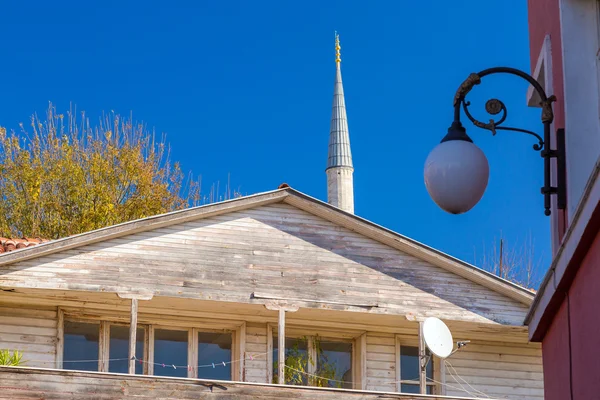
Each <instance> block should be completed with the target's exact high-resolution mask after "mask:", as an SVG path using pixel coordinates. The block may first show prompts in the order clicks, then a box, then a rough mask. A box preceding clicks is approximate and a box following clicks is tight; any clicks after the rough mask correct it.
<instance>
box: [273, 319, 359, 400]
mask: <svg viewBox="0 0 600 400" xmlns="http://www.w3.org/2000/svg"><path fill="white" fill-rule="evenodd" d="M276 335H277V326H276V325H274V324H267V381H268V383H269V384H271V383H273V363H274V359H273V351H274V346H273V343H274V339H273V338H274V337H275V336H276ZM285 337H286V339H298V338H302V337H306V339H307V350H308V352H309V356H310V357H311V358H313V359H314V358H316V349H315V346H314V339H315V338H316V337H319V340H321V341H334V342H340V343H351V344H352V355H351V357H352V360H351V364H352V388H353V389H359V390H360V389H364V388H365V387H366V365H365V363H364V362H362V361H361V360H362V359H363V357H362V353H363V352H364V353H365V357H364V359H365V360H366V333H364V332H361V334H359V335H357V334H356V333H350V332H348V333H344V332H331V331H323V330H318V329H311V328H305V327H294V326H293V325H292V326H286V329H285ZM284 351H285V349H284ZM307 372H308V373H309V374H316V372H317V365H316V363H315V365H311V363H308V368H307ZM309 378H310V377H309ZM310 386H311V385H308V386H307V387H310Z"/></svg>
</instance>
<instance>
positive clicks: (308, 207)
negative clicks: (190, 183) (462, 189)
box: [0, 188, 543, 399]
mask: <svg viewBox="0 0 600 400" xmlns="http://www.w3.org/2000/svg"><path fill="white" fill-rule="evenodd" d="M532 299H533V294H532V293H531V292H529V291H528V290H526V289H523V288H521V287H519V286H516V285H514V284H512V283H509V282H506V281H504V280H502V279H500V278H498V277H496V276H493V275H491V274H489V273H487V272H484V271H482V270H480V269H478V268H475V267H473V266H471V265H468V264H466V263H464V262H462V261H460V260H457V259H454V258H452V257H450V256H448V255H445V254H443V253H440V252H439V251H436V250H434V249H432V248H429V247H427V246H425V245H423V244H420V243H417V242H415V241H413V240H411V239H409V238H406V237H404V236H402V235H399V234H397V233H394V232H391V231H389V230H387V229H385V228H382V227H380V226H378V225H375V224H373V223H371V222H369V221H366V220H364V219H361V218H359V217H357V216H354V215H352V214H349V213H347V212H344V211H341V210H339V209H337V208H336V207H333V206H331V205H329V204H326V203H323V202H321V201H319V200H316V199H313V198H311V197H308V196H306V195H304V194H302V193H299V192H297V191H295V190H293V189H291V188H283V189H278V190H275V191H272V192H267V193H262V194H258V195H253V196H248V197H243V198H239V199H235V200H230V201H226V202H222V203H217V204H213V205H207V206H202V207H198V208H192V209H188V210H184V211H178V212H173V213H170V214H165V215H160V216H155V217H151V218H147V219H143V220H138V221H133V222H129V223H125V224H121V225H117V226H112V227H108V228H104V229H100V230H97V231H93V232H89V233H85V234H81V235H77V236H73V237H68V238H65V239H60V240H56V241H50V242H46V243H42V244H38V245H35V246H31V247H26V248H22V249H20V250H16V251H12V252H8V253H4V254H2V255H0V348H8V349H18V350H21V351H23V353H24V359H25V360H26V363H25V365H26V366H29V367H36V368H57V369H60V368H69V369H77V370H88V371H92V370H93V371H101V372H110V371H115V372H128V371H129V370H130V369H129V368H130V366H129V364H130V362H131V363H132V364H133V370H131V371H132V372H135V373H138V374H148V375H162V376H178V377H190V378H195V377H201V378H204V379H211V378H214V377H218V378H220V379H230V380H232V381H238V382H255V383H262V384H268V383H272V382H273V381H274V375H276V374H277V372H278V371H274V364H275V362H277V359H278V355H277V354H276V355H273V354H274V350H276V349H277V348H281V345H280V343H279V342H280V341H279V340H278V335H279V334H280V332H285V339H286V341H285V342H284V344H283V345H284V346H288V345H290V346H298V343H294V340H295V339H297V338H301V339H302V340H301V341H296V342H301V346H305V348H306V351H307V352H309V353H315V352H316V351H317V350H316V349H315V348H314V347H316V343H319V345H320V346H322V347H324V348H325V349H324V350H323V349H319V350H318V351H324V352H326V353H327V352H328V351H329V354H330V355H333V356H334V358H335V359H336V360H337V361H336V363H337V364H339V365H342V367H343V368H344V371H336V373H335V374H334V375H333V381H332V382H330V383H328V384H327V385H328V386H334V387H335V386H337V387H339V386H341V387H343V388H347V389H355V390H364V391H384V392H399V391H401V390H402V391H403V392H418V391H419V390H418V389H419V385H420V382H419V378H420V374H419V368H418V366H417V362H416V361H415V360H416V356H417V355H418V354H419V343H420V341H419V321H423V319H424V318H426V317H428V316H436V317H439V318H441V319H442V320H443V321H445V322H446V323H447V325H448V326H449V327H450V329H451V330H452V332H453V334H454V337H455V339H456V340H470V341H471V342H470V343H469V344H468V345H467V346H466V347H465V348H464V349H463V350H460V351H458V352H457V353H455V354H454V355H453V356H452V357H451V358H449V359H448V360H447V362H442V361H441V360H437V359H435V358H434V359H433V360H432V362H431V363H430V364H429V366H428V369H427V376H426V378H425V379H426V382H425V384H426V385H427V391H428V392H429V393H435V394H439V395H451V396H464V397H471V395H469V393H468V392H471V393H472V394H473V396H477V397H484V396H483V395H482V394H481V393H479V394H478V392H477V391H476V390H478V391H480V392H483V393H484V394H485V395H487V396H490V397H492V398H510V399H541V398H542V394H543V388H542V360H541V350H540V346H539V345H538V344H530V343H528V340H527V339H528V337H527V328H526V327H525V326H524V325H523V320H524V317H525V315H526V313H527V310H528V307H529V306H530V304H531V301H532ZM280 316H281V317H282V318H280ZM130 324H134V325H135V324H137V329H134V330H132V332H133V333H134V338H133V340H132V343H135V345H134V346H133V347H132V348H133V350H134V351H135V357H136V360H134V361H131V360H128V358H129V352H128V351H129V346H128V345H127V341H128V338H129V331H130V328H129V325H130ZM123 342H124V343H125V345H123ZM82 343H83V344H82ZM173 343H175V344H173ZM214 343H218V344H219V346H217V347H218V348H217V350H216V351H215V349H212V348H211V346H212V344H214ZM302 343H304V344H302ZM78 346H85V348H86V351H83V352H81V351H78V349H80V347H78ZM161 346H163V347H164V348H167V349H180V351H179V352H177V351H176V350H173V351H172V350H168V351H166V352H165V351H164V350H163V349H161ZM212 347H214V346H212ZM206 348H208V349H209V350H210V351H211V352H213V353H215V354H216V355H218V357H221V358H217V359H210V358H208V359H207V358H206V356H204V355H203V354H202V349H206ZM327 349H329V350H327ZM80 353H82V354H80ZM81 357H84V358H83V359H90V360H91V361H90V362H77V361H78V360H81V359H82V358H81ZM86 357H87V358H86ZM140 359H141V360H142V361H141V363H140V361H139V360H140ZM108 360H111V361H108ZM112 360H116V361H112ZM213 362H214V363H216V364H217V365H216V366H215V368H212V367H210V368H205V367H203V368H197V366H198V365H207V364H209V365H210V364H211V363H213ZM222 362H225V366H223V364H222ZM113 364H114V365H113ZM163 364H164V365H165V366H163ZM173 364H174V365H176V366H177V365H179V366H180V367H179V369H174V368H173V367H169V365H171V366H172V365H173ZM308 364H309V365H306V366H305V368H306V370H305V372H306V373H307V374H306V378H307V379H306V382H305V383H310V382H309V381H310V379H309V378H311V376H312V375H317V376H318V375H319V371H320V366H319V365H316V364H317V363H315V364H313V363H308ZM182 365H183V366H187V365H190V368H185V367H184V368H181V366H182ZM401 367H405V369H406V371H405V370H404V369H402V368H401ZM336 368H337V366H336ZM219 369H220V370H219ZM224 371H225V373H224ZM2 373H7V372H4V371H3V372H2ZM48 373H50V372H48ZM10 374H11V375H10V376H11V379H12V381H14V382H15V383H14V384H15V385H16V386H17V387H18V385H17V383H18V382H21V381H22V379H23V374H26V375H28V374H31V377H29V378H26V379H27V380H28V382H29V383H28V387H29V386H31V387H32V390H33V389H36V390H37V387H36V386H35V384H34V383H33V382H37V380H34V379H37V378H44V379H46V378H47V377H46V376H45V373H43V372H40V371H37V370H36V371H31V372H23V371H20V372H19V373H17V374H16V375H14V373H10ZM51 374H52V376H53V377H54V380H52V382H57V379H59V378H61V377H62V378H64V379H65V382H72V381H77V379H74V378H72V376H73V373H69V374H68V375H67V374H60V373H56V372H51ZM308 374H312V375H308ZM411 374H412V375H411ZM67 376H68V377H69V378H68V379H67V378H66V377H67ZM76 376H77V375H76ZM84 377H86V378H85V379H88V378H89V374H88V375H81V379H84ZM103 379H104V378H103ZM119 379H120V380H119V382H120V381H122V377H120V378H119ZM463 379H464V381H466V382H468V384H469V385H470V386H468V385H467V383H465V382H464V381H463ZM92 380H93V379H92ZM338 381H342V382H343V383H339V382H338ZM2 382H5V379H2ZM140 382H141V383H140V385H142V384H143V383H144V382H149V381H140ZM117 383H118V382H117ZM69 384H70V383H69ZM253 388H255V386H253ZM15 390H17V389H15ZM296 390H302V389H296ZM465 390H466V392H465ZM1 393H2V392H0V395H1ZM15 393H17V392H15Z"/></svg>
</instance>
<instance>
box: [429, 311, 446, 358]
mask: <svg viewBox="0 0 600 400" xmlns="http://www.w3.org/2000/svg"><path fill="white" fill-rule="evenodd" d="M423 339H424V340H425V345H426V346H427V348H428V349H429V350H430V351H431V352H432V353H433V354H434V355H436V356H438V357H439V358H446V357H448V356H449V355H450V354H451V353H452V348H453V347H454V342H453V341H452V334H451V333H450V329H448V327H447V326H446V324H444V323H443V322H442V320H441V319H439V318H435V317H430V318H427V319H426V320H425V322H423Z"/></svg>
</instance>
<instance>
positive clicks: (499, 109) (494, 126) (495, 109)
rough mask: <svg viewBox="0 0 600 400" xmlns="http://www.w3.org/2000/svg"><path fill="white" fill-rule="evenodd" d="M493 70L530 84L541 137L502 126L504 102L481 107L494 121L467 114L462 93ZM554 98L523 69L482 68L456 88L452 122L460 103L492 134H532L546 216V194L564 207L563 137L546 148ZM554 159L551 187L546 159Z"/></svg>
mask: <svg viewBox="0 0 600 400" xmlns="http://www.w3.org/2000/svg"><path fill="white" fill-rule="evenodd" d="M496 73H507V74H512V75H516V76H519V77H521V78H523V79H525V80H526V81H527V82H529V84H531V85H532V86H533V88H534V89H535V91H536V92H537V94H538V95H539V96H540V99H541V102H540V106H541V107H542V118H541V119H542V123H543V125H544V137H543V138H542V137H541V136H540V135H538V134H537V133H535V132H532V131H529V130H527V129H521V128H515V127H509V126H502V124H503V123H504V121H506V117H507V115H508V112H507V110H506V106H505V105H504V103H503V102H502V101H500V100H498V99H491V100H488V101H487V102H486V104H485V110H486V111H487V112H488V114H490V115H498V114H501V115H500V118H499V119H497V120H495V119H493V118H491V119H490V120H489V122H487V123H485V122H481V121H479V120H477V119H476V118H474V117H473V115H471V113H470V112H469V106H470V105H471V103H470V102H469V101H467V100H466V99H465V97H466V95H467V94H468V93H469V92H470V91H471V89H473V86H475V85H479V84H480V83H481V78H483V77H485V76H487V75H492V74H496ZM554 101H556V97H554V96H550V97H548V96H547V95H546V93H545V92H544V89H543V88H542V86H541V85H540V84H539V83H538V82H537V81H536V80H535V79H533V77H531V76H530V75H528V74H526V73H525V72H523V71H520V70H518V69H514V68H509V67H496V68H489V69H486V70H483V71H481V72H479V73H477V74H475V73H472V74H470V75H469V77H468V78H467V79H466V80H465V81H464V82H463V83H462V84H461V85H460V86H459V88H458V90H457V91H456V95H455V96H454V124H456V125H461V124H460V108H461V105H462V109H463V110H464V112H465V115H466V116H467V118H469V120H470V121H471V122H472V123H473V125H475V126H477V127H479V128H482V129H487V130H489V131H491V132H492V135H494V136H495V135H496V133H497V132H496V131H498V130H504V131H514V132H522V133H526V134H528V135H531V136H534V137H535V138H536V139H537V140H538V143H536V144H534V145H533V149H534V150H535V151H540V152H541V153H540V154H541V156H542V158H543V159H544V186H543V187H542V190H541V191H542V194H543V195H544V208H545V211H544V213H545V214H546V215H550V205H551V202H550V196H551V195H552V194H556V195H557V200H558V208H559V209H564V208H566V190H565V180H566V177H565V155H564V147H565V146H564V136H563V135H559V136H558V137H557V149H556V150H552V149H550V148H549V147H550V125H551V124H552V121H553V119H554V113H553V111H552V103H553V102H554ZM552 158H557V161H558V176H557V186H551V184H550V173H551V170H550V159H552Z"/></svg>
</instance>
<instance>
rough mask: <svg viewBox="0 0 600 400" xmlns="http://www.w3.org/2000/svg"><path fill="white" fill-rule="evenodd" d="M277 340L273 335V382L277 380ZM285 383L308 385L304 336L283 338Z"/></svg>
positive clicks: (306, 344) (307, 362)
mask: <svg viewBox="0 0 600 400" xmlns="http://www.w3.org/2000/svg"><path fill="white" fill-rule="evenodd" d="M278 360H279V340H278V338H277V336H273V383H277V382H279V376H278V369H279V361H278ZM285 365H286V366H287V367H289V368H286V369H285V370H284V371H285V383H286V385H305V386H306V385H308V375H306V374H305V372H308V365H309V355H308V340H307V339H306V338H298V339H292V338H286V339H285Z"/></svg>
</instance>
